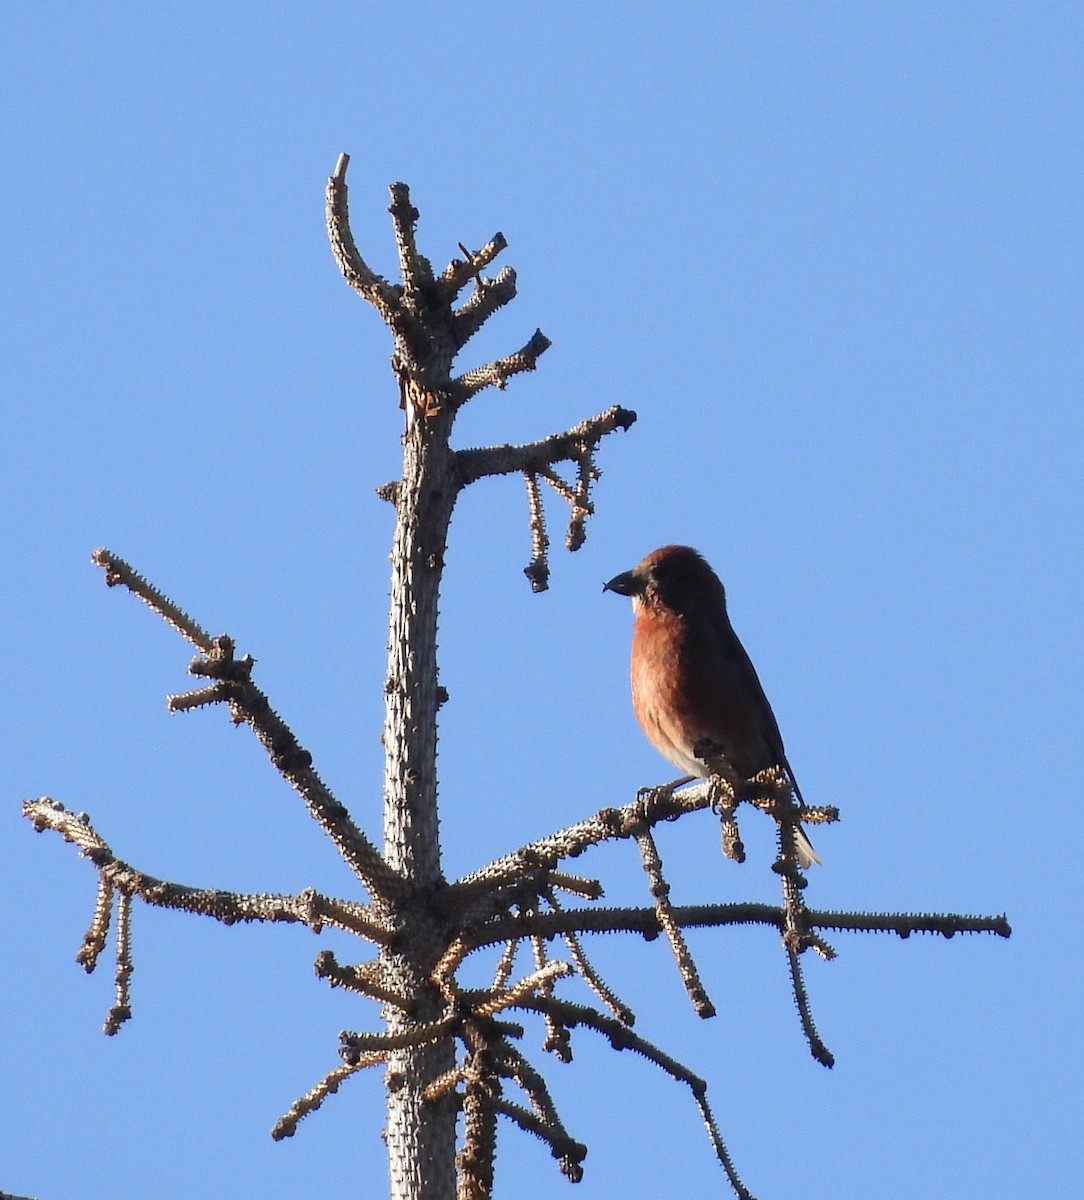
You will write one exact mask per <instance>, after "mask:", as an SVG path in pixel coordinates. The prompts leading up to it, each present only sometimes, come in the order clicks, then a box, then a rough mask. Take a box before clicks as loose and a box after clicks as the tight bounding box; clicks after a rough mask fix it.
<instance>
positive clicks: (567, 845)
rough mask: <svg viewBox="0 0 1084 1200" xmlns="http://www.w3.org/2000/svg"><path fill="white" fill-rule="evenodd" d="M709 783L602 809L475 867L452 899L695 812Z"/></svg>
mask: <svg viewBox="0 0 1084 1200" xmlns="http://www.w3.org/2000/svg"><path fill="white" fill-rule="evenodd" d="M710 800H711V796H710V789H709V786H708V783H707V781H704V782H702V783H697V784H694V785H693V786H691V787H688V788H683V789H682V790H681V791H680V792H675V791H674V790H673V788H671V787H661V788H650V789H645V790H644V791H643V792H642V793H641V794H640V795H639V796H637V798H636V799H635V800H633V801H632V802H631V803H629V804H626V805H624V806H623V807H621V808H600V809H599V811H598V812H597V813H595V815H594V816H593V817H588V818H587V819H586V820H584V821H579V822H577V823H576V824H575V825H570V826H568V827H567V828H566V829H562V830H559V831H558V832H557V833H552V834H550V835H549V836H548V837H544V838H539V839H538V841H535V842H528V843H527V845H526V846H522V847H520V849H518V850H514V851H513V852H512V853H511V854H508V855H506V856H505V857H504V858H499V859H497V860H496V861H495V862H492V863H490V864H489V865H488V866H485V867H482V868H480V869H479V870H477V871H472V872H471V873H470V874H469V875H466V876H464V877H463V878H462V879H460V880H459V881H458V882H457V883H455V884H453V885H452V888H451V895H450V899H451V900H452V901H453V903H454V902H455V901H456V900H458V899H463V900H467V899H469V898H471V897H472V896H476V895H479V894H482V895H484V894H485V893H486V892H489V891H493V890H495V889H496V888H499V887H502V886H503V885H505V884H507V883H510V882H514V881H516V880H518V879H519V878H521V877H522V876H523V875H525V874H526V873H528V872H530V871H535V870H538V869H539V868H543V869H548V868H551V867H555V866H557V864H558V863H559V862H561V861H562V859H565V858H575V857H576V856H577V855H580V854H582V853H583V852H584V851H585V850H587V849H589V848H590V847H591V846H596V845H598V844H599V843H600V842H605V841H611V840H615V839H618V838H629V837H633V836H634V835H635V832H636V830H637V829H638V828H639V827H640V826H642V825H648V826H651V825H654V824H656V822H658V821H669V820H672V819H673V818H674V817H678V816H680V815H681V814H682V813H687V812H696V811H697V810H698V809H701V808H707V806H708V804H709V803H710Z"/></svg>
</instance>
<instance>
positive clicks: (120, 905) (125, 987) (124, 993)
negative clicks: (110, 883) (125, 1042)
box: [102, 892, 132, 1037]
mask: <svg viewBox="0 0 1084 1200" xmlns="http://www.w3.org/2000/svg"><path fill="white" fill-rule="evenodd" d="M131 918H132V897H131V896H130V895H129V894H128V893H127V892H118V893H117V933H116V937H117V972H116V976H115V981H114V983H115V989H116V993H115V998H114V1000H113V1007H112V1008H111V1009H110V1010H109V1013H108V1014H107V1016H106V1018H105V1024H104V1025H103V1026H102V1029H103V1031H104V1033H105V1034H106V1036H108V1037H112V1036H113V1035H114V1034H115V1033H117V1032H118V1031H119V1030H120V1027H121V1026H122V1025H123V1024H124V1022H125V1021H127V1020H128V1018H129V1017H131V1015H132V1005H131V996H130V993H129V985H130V983H131V979H132V924H131Z"/></svg>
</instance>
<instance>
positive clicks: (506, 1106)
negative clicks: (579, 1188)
mask: <svg viewBox="0 0 1084 1200" xmlns="http://www.w3.org/2000/svg"><path fill="white" fill-rule="evenodd" d="M496 1109H497V1112H498V1113H500V1114H501V1116H504V1117H508V1118H509V1120H511V1121H514V1122H515V1123H516V1124H517V1125H518V1126H519V1127H520V1129H522V1130H523V1131H524V1132H525V1133H533V1134H534V1135H535V1137H537V1138H541V1139H542V1141H544V1142H545V1143H546V1145H547V1146H549V1148H550V1154H552V1155H553V1157H554V1158H555V1159H557V1162H558V1165H559V1166H560V1168H561V1174H562V1175H563V1176H564V1177H565V1178H566V1179H567V1180H568V1181H569V1183H579V1182H580V1180H581V1179H583V1167H582V1166H581V1165H580V1164H581V1163H582V1162H583V1160H584V1159H585V1158H586V1157H587V1147H586V1146H585V1145H584V1144H583V1143H582V1142H577V1141H576V1140H575V1139H574V1138H571V1137H569V1136H568V1133H567V1132H566V1131H565V1129H564V1127H563V1126H561V1125H559V1124H557V1125H553V1124H551V1123H550V1122H548V1121H544V1120H543V1119H542V1118H541V1117H539V1116H537V1115H536V1114H535V1113H533V1112H530V1111H529V1110H528V1109H526V1108H523V1107H522V1106H521V1105H519V1104H512V1103H511V1102H510V1101H508V1100H498V1101H497V1103H496Z"/></svg>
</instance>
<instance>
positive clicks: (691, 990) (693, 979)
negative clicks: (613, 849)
mask: <svg viewBox="0 0 1084 1200" xmlns="http://www.w3.org/2000/svg"><path fill="white" fill-rule="evenodd" d="M635 837H636V844H637V845H638V846H639V847H640V857H641V859H642V860H643V864H644V871H645V872H646V873H647V878H648V883H649V886H650V888H651V895H652V897H653V898H654V900H655V915H656V917H657V918H658V922H659V926H660V927H661V929H662V930H663V932H664V933H665V934H666V937H667V940H668V941H669V943H670V949H671V950H673V952H674V958H675V960H676V961H677V967H678V974H679V975H680V976H681V982H682V983H683V984H684V985H685V991H686V992H687V993H688V996H689V999H690V1000H691V1001H692V1005H693V1008H694V1009H695V1010H696V1015H697V1016H698V1017H704V1018H706V1017H714V1016H715V1005H714V1004H712V1002H711V1000H710V999H709V998H708V994H707V992H705V991H704V985H703V984H702V983H701V982H700V975H699V973H698V972H697V969H696V963H694V962H693V956H692V955H691V954H690V953H689V947H688V946H687V945H686V942H685V939H684V938H683V937H682V936H681V927H680V926H679V925H678V923H677V921H676V920H675V919H674V909H673V905H671V903H670V885H669V884H668V883H667V882H666V880H665V879H664V878H663V874H662V859H661V858H660V857H659V851H658V847H657V846H656V845H655V839H654V838H653V837H652V836H651V830H650V829H648V828H647V826H646V825H645V826H643V827H642V828H641V829H639V830H638V831H637V832H636V834H635Z"/></svg>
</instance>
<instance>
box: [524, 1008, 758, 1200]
mask: <svg viewBox="0 0 1084 1200" xmlns="http://www.w3.org/2000/svg"><path fill="white" fill-rule="evenodd" d="M518 1007H520V1008H525V1009H528V1010H529V1011H532V1012H538V1013H545V1012H547V1011H548V1012H549V1013H550V1015H552V1016H553V1017H554V1019H556V1020H559V1021H560V1022H561V1024H562V1025H566V1026H570V1027H572V1028H575V1027H576V1026H577V1025H586V1026H587V1027H588V1028H589V1029H594V1030H595V1031H596V1032H597V1033H601V1034H602V1035H603V1036H604V1037H605V1038H606V1039H607V1040H608V1041H609V1043H610V1045H611V1046H612V1047H613V1048H614V1049H615V1050H632V1051H634V1052H635V1053H637V1054H640V1055H642V1056H643V1057H644V1058H646V1059H647V1060H648V1061H649V1062H651V1063H654V1064H655V1066H657V1067H659V1068H660V1069H661V1070H663V1071H665V1072H666V1074H667V1075H669V1076H670V1078H671V1079H675V1080H677V1081H678V1082H680V1083H684V1084H687V1085H688V1087H689V1089H690V1091H691V1092H692V1093H693V1097H694V1098H695V1100H696V1105H697V1108H698V1109H699V1110H700V1114H701V1116H702V1117H703V1118H704V1124H705V1125H706V1127H707V1130H708V1134H709V1136H710V1137H711V1141H712V1147H713V1149H714V1150H715V1153H716V1155H717V1157H718V1159H719V1162H720V1163H721V1164H722V1166H723V1169H724V1170H725V1171H726V1174H727V1178H728V1179H729V1180H730V1185H731V1187H733V1189H734V1191H735V1193H736V1194H737V1196H738V1200H753V1197H752V1196H751V1194H750V1193H749V1191H748V1190H747V1188H746V1187H745V1185H744V1184H743V1183H742V1181H741V1179H740V1178H739V1177H738V1174H737V1172H736V1171H735V1170H734V1164H733V1161H732V1160H731V1158H730V1154H729V1152H728V1151H727V1148H726V1145H725V1143H724V1142H723V1139H722V1135H721V1134H720V1133H719V1128H718V1126H717V1124H716V1123H715V1118H714V1117H713V1116H712V1114H711V1109H710V1108H709V1107H708V1101H707V1091H708V1085H707V1084H706V1083H705V1082H704V1080H703V1079H701V1078H700V1076H699V1075H695V1074H694V1073H693V1072H692V1071H690V1070H689V1068H688V1067H686V1066H684V1065H683V1064H682V1063H680V1062H678V1061H677V1059H676V1058H671V1057H670V1055H669V1054H667V1053H666V1052H665V1051H663V1050H660V1049H659V1048H658V1047H657V1046H655V1045H654V1044H653V1043H651V1042H649V1041H647V1040H646V1039H645V1038H642V1037H640V1036H639V1035H637V1034H635V1033H633V1032H632V1030H631V1029H629V1028H628V1027H627V1026H625V1025H623V1024H622V1023H621V1022H620V1021H617V1020H614V1018H612V1017H607V1016H606V1015H605V1014H604V1013H600V1012H597V1011H596V1010H595V1009H593V1008H588V1007H587V1006H586V1005H583V1004H571V1003H570V1002H569V1001H567V1000H556V999H554V998H553V997H548V998H540V997H531V998H530V999H526V1000H523V1001H522V1002H521V1003H520V1005H519V1006H518Z"/></svg>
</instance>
